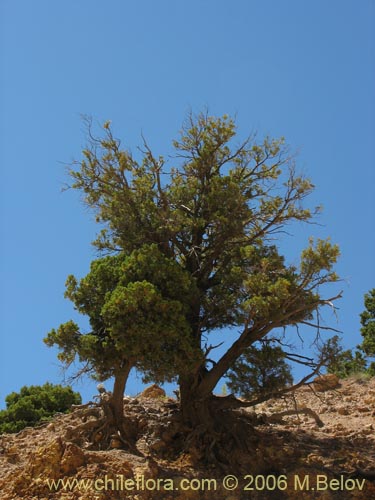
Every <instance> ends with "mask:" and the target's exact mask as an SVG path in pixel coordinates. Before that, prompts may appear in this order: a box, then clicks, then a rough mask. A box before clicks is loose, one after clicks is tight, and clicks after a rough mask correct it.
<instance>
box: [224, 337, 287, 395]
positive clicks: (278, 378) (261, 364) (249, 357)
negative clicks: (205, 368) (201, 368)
mask: <svg viewBox="0 0 375 500" xmlns="http://www.w3.org/2000/svg"><path fill="white" fill-rule="evenodd" d="M227 377H228V379H229V382H228V387H229V389H230V390H231V391H233V392H234V393H236V394H239V395H240V396H242V397H244V398H246V399H253V398H255V397H266V396H267V397H268V396H269V397H272V395H273V394H276V393H277V392H278V391H279V390H281V389H284V388H285V387H287V386H288V385H291V384H292V383H293V377H292V374H291V369H290V366H289V364H288V363H287V362H286V361H285V355H284V352H283V350H282V349H281V347H279V346H272V345H270V344H269V343H263V345H262V346H261V347H260V348H259V349H258V348H257V347H255V346H251V347H248V348H247V349H246V351H245V352H244V353H243V354H242V355H241V356H240V357H239V358H238V359H237V361H236V362H235V364H234V366H233V368H232V369H231V370H230V371H229V372H228V373H227Z"/></svg>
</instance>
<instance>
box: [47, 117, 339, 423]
mask: <svg viewBox="0 0 375 500" xmlns="http://www.w3.org/2000/svg"><path fill="white" fill-rule="evenodd" d="M87 125H88V145H87V148H86V149H85V150H84V151H83V159H82V160H80V161H77V162H76V163H74V164H73V165H72V168H71V169H70V176H71V178H72V185H71V187H72V188H73V189H77V190H78V191H80V192H81V193H83V196H84V202H85V204H86V205H87V206H88V207H90V208H91V209H92V210H93V211H94V213H95V215H96V220H97V222H98V223H100V224H101V225H102V227H103V228H102V230H101V231H100V233H99V236H98V238H97V239H96V241H95V242H94V244H95V245H96V247H97V248H98V249H99V250H100V251H102V252H110V253H112V254H113V255H116V254H119V255H124V258H130V257H131V256H132V255H133V252H137V251H143V250H144V249H150V248H157V249H158V251H159V252H160V254H161V255H163V258H164V259H166V262H168V263H169V264H170V266H174V268H176V269H177V268H178V269H180V270H181V272H183V273H186V275H187V276H188V282H189V286H188V288H189V290H190V289H193V288H194V290H195V291H194V293H192V294H188V295H187V296H185V294H184V293H181V294H180V295H179V296H178V297H175V296H173V300H177V301H181V308H182V309H184V313H183V317H184V320H185V321H186V325H187V330H188V331H187V332H186V331H185V330H183V331H181V338H182V339H188V344H189V347H188V351H187V356H186V359H187V360H189V359H191V356H190V353H193V355H192V357H193V358H196V362H195V363H191V364H190V363H188V364H189V365H190V366H189V367H188V369H184V370H182V369H181V364H180V363H178V364H177V365H176V366H174V367H173V366H170V365H169V367H168V370H167V371H169V368H171V372H174V375H175V376H177V377H178V381H179V385H180V397H181V411H182V415H183V420H184V422H185V423H186V424H188V425H190V426H192V427H196V426H200V427H199V428H200V429H201V430H202V431H201V432H205V431H206V430H207V429H212V428H213V426H215V425H216V424H217V425H216V427H217V426H219V425H220V422H221V421H223V419H221V416H222V415H221V409H223V408H224V407H225V406H226V407H233V406H236V405H237V406H238V405H240V404H243V403H242V402H240V401H238V400H237V401H236V400H235V398H233V397H229V396H228V398H219V397H215V396H213V389H214V388H215V386H216V384H217V383H218V381H219V380H220V378H221V377H222V376H223V375H224V374H225V373H226V372H227V371H228V370H229V369H230V368H232V367H233V366H234V364H235V362H236V360H237V359H238V358H239V357H240V356H241V355H242V354H244V353H245V351H246V349H248V348H249V347H250V346H251V345H253V344H254V343H255V342H257V341H260V340H267V339H269V338H270V336H271V332H272V338H276V337H280V338H281V337H282V335H283V331H284V330H285V329H286V328H288V327H298V325H301V324H302V325H304V326H306V327H308V326H309V327H312V328H313V329H317V328H318V325H319V321H318V316H319V315H320V311H321V308H323V307H324V306H326V305H328V306H329V307H331V306H332V304H333V301H334V300H336V299H337V298H339V297H340V294H335V295H333V296H331V297H324V296H322V295H321V293H322V292H321V290H323V289H324V285H326V284H329V283H332V282H335V281H337V279H338V278H337V275H336V274H335V272H334V271H333V266H334V264H335V262H336V260H337V258H338V256H339V249H338V247H337V245H333V244H331V243H330V241H329V240H320V239H318V240H317V241H313V240H310V242H309V245H308V247H307V248H306V249H305V250H303V252H302V254H301V260H300V263H299V265H291V264H288V263H287V262H286V260H285V258H284V256H283V255H281V254H280V253H279V250H278V248H277V246H276V244H275V236H276V235H277V234H278V233H280V232H283V231H285V226H286V225H287V224H289V223H292V222H309V221H311V220H312V218H313V217H314V215H316V214H317V213H318V212H319V209H314V210H312V211H311V210H309V209H307V208H305V207H303V205H302V204H303V201H304V199H305V198H306V197H307V196H308V195H309V194H310V193H311V192H312V190H313V185H312V183H311V182H310V181H309V180H308V179H306V178H304V177H302V176H299V175H297V174H296V171H295V165H294V159H293V157H292V156H291V155H290V154H289V151H288V148H287V147H286V146H285V143H284V139H279V140H273V139H269V138H265V139H264V140H263V141H262V142H257V141H256V140H255V137H254V136H251V137H248V138H246V139H245V140H243V141H242V142H240V143H238V144H237V145H236V144H235V143H234V138H235V136H236V133H237V131H236V125H235V123H234V121H233V120H232V119H231V118H230V117H228V116H225V115H224V116H223V117H221V118H216V117H212V116H209V115H208V113H201V114H199V115H198V116H193V115H192V114H191V115H189V116H188V118H187V120H186V122H185V124H184V126H183V128H182V130H181V133H180V137H179V139H178V140H176V141H174V142H173V146H174V149H175V152H176V153H175V156H174V158H173V164H174V165H173V166H171V167H168V165H167V163H166V161H165V159H164V158H163V157H162V156H159V157H156V156H155V155H154V154H153V153H152V151H151V149H150V147H149V146H148V144H147V143H146V141H144V143H143V146H142V148H141V150H140V155H141V159H140V160H137V159H136V158H135V157H134V156H133V155H132V154H131V153H130V152H129V151H127V150H125V149H123V148H122V147H121V143H120V141H119V140H117V139H116V138H115V137H114V136H113V133H112V130H111V127H110V125H109V122H106V123H105V124H104V126H103V131H102V136H101V137H100V136H96V135H95V134H94V133H93V128H92V123H91V122H90V120H88V121H87ZM167 267H168V266H167ZM146 268H147V266H146ZM140 274H142V273H140ZM151 274H152V273H151ZM184 275H185V274H184ZM136 279H137V280H138V279H139V278H138V277H137V278H136ZM153 280H154V278H153V277H152V276H151V278H150V280H146V281H148V283H151V284H153V282H154V281H153ZM166 281H168V280H166ZM137 282H138V281H137ZM126 283H127V284H126V286H125V288H126V287H130V289H129V290H127V291H126V290H125V289H121V294H123V295H122V297H121V300H122V301H120V302H119V304H118V308H117V309H116V302H115V301H112V302H111V306H109V305H108V306H106V305H105V306H104V305H103V307H105V310H104V309H103V311H102V318H101V321H104V322H108V323H106V325H104V326H103V325H102V326H103V327H104V328H105V331H106V334H105V335H107V332H109V331H111V332H115V330H116V332H115V333H111V335H114V337H116V338H117V339H118V342H119V343H121V342H122V341H120V337H121V335H122V334H120V331H121V332H125V331H127V328H128V326H129V323H128V322H127V319H126V318H127V316H126V314H125V315H124V316H123V315H122V307H123V303H124V301H125V302H126V301H127V297H128V295H127V294H130V297H132V295H133V288H132V287H134V286H139V285H134V284H133V285H132V284H131V283H132V282H131V281H129V282H128V281H126ZM138 283H139V282H138ZM190 287H192V288H190ZM96 291H97V289H95V293H96ZM95 293H94V296H95ZM100 293H101V291H100V287H99V294H100ZM111 293H115V292H111ZM119 293H120V292H119ZM161 293H162V296H163V292H161ZM72 297H73V296H72ZM73 300H74V297H73ZM93 300H94V301H95V300H96V299H93ZM108 300H110V299H108ZM139 300H140V302H142V300H143V299H139ZM105 302H107V296H106V295H105ZM157 307H159V306H158V305H157ZM125 309H126V308H125ZM105 311H107V316H106V315H105V314H104V313H105ZM85 312H86V313H89V315H90V311H89V310H87V311H85ZM148 312H149V313H150V316H149V317H150V321H149V322H148V325H149V327H150V329H151V330H152V329H153V328H154V327H153V324H152V322H153V321H152V318H153V317H154V316H155V315H154V312H155V311H154V312H152V307H150V309H149V310H148ZM134 314H136V312H134ZM147 314H148V313H147ZM105 316H106V318H105ZM146 316H147V315H146ZM138 320H140V321H141V323H142V319H139V317H137V319H136V323H135V324H137V321H138ZM163 321H167V318H164V319H163ZM115 325H116V326H115ZM234 329H235V330H236V332H237V333H236V334H235V335H234V334H233V330H234ZM135 330H137V328H135ZM215 330H216V331H222V334H223V336H224V335H225V336H228V335H230V336H231V338H232V339H233V341H232V343H231V345H230V347H229V348H228V350H227V351H226V352H225V353H224V354H223V355H222V356H221V357H220V358H219V359H218V360H212V359H211V356H210V353H211V352H212V351H213V350H214V349H215V346H213V345H211V344H210V343H209V340H206V339H209V334H210V333H211V332H212V331H215ZM155 331H157V328H156V330H155ZM134 333H136V332H134ZM159 333H160V332H159ZM159 333H155V335H154V339H155V338H156V337H157V336H158V335H159ZM95 335H96V334H95ZM124 335H125V336H126V335H127V333H126V334H125V333H124ZM178 335H180V333H179V334H178ZM99 336H100V335H99V331H98V335H96V338H98V337H99ZM77 338H81V337H79V336H78V335H77V329H76V328H70V329H69V331H66V330H64V329H62V330H58V331H56V332H55V333H54V334H53V335H52V336H50V338H49V343H50V344H53V343H55V344H57V345H58V346H59V348H60V349H61V350H62V353H63V356H65V355H67V354H68V357H69V354H70V355H71V356H73V354H74V353H75V354H78V355H79V356H80V353H81V352H82V351H81V349H80V347H78V348H77V344H74V342H75V341H76V340H75V339H77ZM121 338H122V337H121ZM72 343H73V344H74V346H75V348H74V349H71V345H72ZM138 344H140V345H141V344H144V338H143V333H142V334H140V335H138V337H137V338H136V339H135V342H134V347H135V355H134V362H135V363H137V362H138V361H139V360H140V359H139V352H138V351H137V349H138ZM151 344H152V341H151ZM124 346H125V343H124ZM145 346H147V349H148V347H151V346H150V345H149V344H148V343H147V342H146V344H145ZM115 347H116V349H117V346H115ZM181 349H182V350H184V349H185V346H183V345H181ZM120 351H121V352H120V353H118V352H117V351H116V353H115V354H116V356H114V357H112V355H111V356H108V359H110V362H109V364H110V363H113V366H114V367H115V366H117V363H118V362H120V363H121V362H122V361H121V360H123V357H122V356H123V350H122V349H120ZM96 353H97V354H96ZM196 353H199V355H196ZM117 354H119V357H117ZM94 356H97V360H98V361H99V363H92V366H93V368H95V369H97V367H98V365H100V363H101V360H102V359H103V358H104V357H105V352H104V351H103V350H101V348H99V349H98V351H95V353H94ZM88 358H90V362H91V361H92V355H91V353H89V356H88ZM145 358H149V356H148V355H145ZM82 359H84V357H83V358H82ZM140 361H141V364H142V360H140ZM168 363H169V362H168ZM146 364H147V363H146ZM160 364H161V365H162V366H164V365H165V362H164V360H163V361H161V363H160ZM105 366H106V367H107V366H109V365H108V363H107V362H106V363H105ZM164 369H165V368H164ZM112 370H113V368H112ZM99 371H100V370H99ZM103 373H104V372H103ZM112 373H113V371H112Z"/></svg>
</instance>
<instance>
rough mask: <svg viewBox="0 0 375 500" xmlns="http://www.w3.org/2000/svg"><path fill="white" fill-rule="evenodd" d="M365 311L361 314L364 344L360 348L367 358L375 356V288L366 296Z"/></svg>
mask: <svg viewBox="0 0 375 500" xmlns="http://www.w3.org/2000/svg"><path fill="white" fill-rule="evenodd" d="M364 302H365V310H364V311H363V313H361V325H362V327H361V334H362V337H363V342H362V344H361V345H360V348H361V349H362V350H363V351H364V352H365V354H366V355H367V356H371V357H374V356H375V288H373V289H372V290H370V291H369V292H368V293H366V294H365V301H364Z"/></svg>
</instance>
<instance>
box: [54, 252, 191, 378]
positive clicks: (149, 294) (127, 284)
mask: <svg viewBox="0 0 375 500" xmlns="http://www.w3.org/2000/svg"><path fill="white" fill-rule="evenodd" d="M195 293H196V288H195V284H194V280H191V278H190V276H189V274H188V273H186V271H184V270H183V269H181V267H180V266H179V265H178V264H177V263H176V262H174V261H173V260H171V259H169V258H168V257H166V256H164V255H163V254H162V253H161V252H160V251H159V250H158V248H157V246H156V245H148V246H147V245H145V246H143V247H142V248H141V249H139V250H134V251H133V252H132V253H131V254H130V255H129V256H126V255H125V254H124V253H120V254H118V255H112V256H107V257H104V258H101V259H98V260H95V261H93V262H92V264H91V268H90V272H89V273H88V275H87V276H85V277H84V278H82V279H81V280H80V282H78V281H77V280H76V278H75V277H74V276H69V277H68V279H67V283H66V293H65V296H66V297H67V298H69V299H70V300H71V301H72V302H73V303H74V305H75V307H76V309H77V310H78V311H79V312H80V313H82V314H86V315H88V317H89V320H90V325H91V328H92V329H91V331H90V332H88V333H82V332H80V330H79V327H78V325H77V324H75V323H74V322H72V321H68V322H67V323H64V324H63V325H60V327H59V328H58V329H57V330H52V331H51V332H50V333H49V334H48V335H47V337H46V339H45V342H46V343H47V345H49V346H52V345H54V344H55V345H57V346H58V348H59V349H60V351H61V352H60V354H59V357H60V359H61V360H62V361H63V362H64V363H66V364H70V363H71V362H72V361H73V360H74V358H75V357H76V356H78V358H79V360H80V361H81V362H86V363H88V365H89V366H90V367H91V369H92V370H93V371H94V373H95V375H96V377H97V378H99V379H103V380H104V379H106V378H108V377H110V376H112V375H116V373H117V372H118V371H120V370H121V367H122V365H123V363H124V362H130V363H131V364H132V365H133V366H137V368H138V369H139V370H142V371H144V372H145V373H146V376H147V378H152V379H153V380H157V381H164V380H170V379H171V378H173V377H174V376H175V375H176V373H177V372H179V371H180V372H182V371H184V370H185V369H187V368H189V367H190V363H191V362H193V361H195V362H196V359H197V355H199V353H194V351H193V349H192V343H191V339H190V335H191V330H190V325H189V322H188V320H187V315H188V312H189V301H191V297H192V296H193V295H194V294H195Z"/></svg>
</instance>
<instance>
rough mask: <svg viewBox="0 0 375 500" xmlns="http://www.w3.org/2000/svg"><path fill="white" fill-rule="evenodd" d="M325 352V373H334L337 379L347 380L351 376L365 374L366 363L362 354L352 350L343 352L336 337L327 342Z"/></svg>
mask: <svg viewBox="0 0 375 500" xmlns="http://www.w3.org/2000/svg"><path fill="white" fill-rule="evenodd" d="M326 350H327V359H328V361H327V364H326V367H327V372H328V373H334V374H335V375H337V376H338V377H339V378H347V377H350V376H351V375H355V374H358V373H366V372H367V361H366V359H365V358H364V357H363V355H362V353H361V352H360V351H358V350H356V351H354V353H353V350H352V349H347V350H344V349H343V347H342V345H341V342H340V339H339V337H338V336H337V335H335V336H334V337H332V338H331V339H329V340H328V342H327V345H326Z"/></svg>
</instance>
